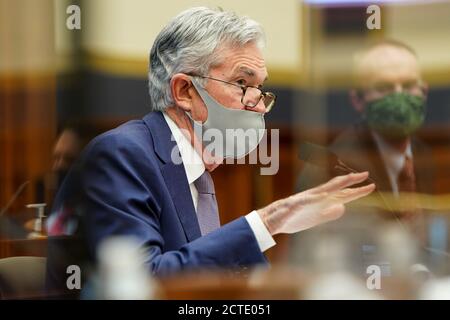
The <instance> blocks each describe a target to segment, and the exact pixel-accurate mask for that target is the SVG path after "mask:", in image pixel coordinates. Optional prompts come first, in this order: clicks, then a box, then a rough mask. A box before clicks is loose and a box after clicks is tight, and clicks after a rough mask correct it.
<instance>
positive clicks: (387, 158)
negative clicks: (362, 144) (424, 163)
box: [372, 131, 413, 186]
mask: <svg viewBox="0 0 450 320" xmlns="http://www.w3.org/2000/svg"><path fill="white" fill-rule="evenodd" d="M372 135H373V138H374V140H375V142H376V144H377V147H378V149H379V150H380V154H381V158H382V159H383V161H384V164H385V165H386V170H387V172H388V175H389V178H390V179H391V184H392V185H393V186H394V185H396V184H397V178H398V175H399V174H400V171H401V170H402V168H403V166H404V165H405V157H408V158H411V159H412V157H413V154H412V149H411V142H408V145H407V146H406V150H405V152H400V151H398V150H397V149H395V148H393V147H392V146H391V145H389V144H388V143H387V142H386V141H385V140H384V139H383V138H382V137H381V136H380V135H379V134H378V133H376V132H375V131H372Z"/></svg>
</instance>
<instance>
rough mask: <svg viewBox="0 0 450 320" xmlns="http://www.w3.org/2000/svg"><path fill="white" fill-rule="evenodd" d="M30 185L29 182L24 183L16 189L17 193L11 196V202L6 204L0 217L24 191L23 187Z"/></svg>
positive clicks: (0, 212)
mask: <svg viewBox="0 0 450 320" xmlns="http://www.w3.org/2000/svg"><path fill="white" fill-rule="evenodd" d="M29 183H30V181H29V180H28V181H25V182H24V183H22V184H21V185H20V186H19V188H17V191H16V192H15V193H14V194H13V196H12V198H11V200H9V202H8V203H7V204H6V206H5V207H4V208H3V209H2V211H0V217H1V216H2V215H3V214H4V213H5V212H6V211H7V210H8V209H9V208H10V207H11V206H12V204H13V203H14V201H16V199H17V197H18V196H19V195H20V194H21V193H22V191H23V190H24V189H25V187H26V186H27V185H28V184H29Z"/></svg>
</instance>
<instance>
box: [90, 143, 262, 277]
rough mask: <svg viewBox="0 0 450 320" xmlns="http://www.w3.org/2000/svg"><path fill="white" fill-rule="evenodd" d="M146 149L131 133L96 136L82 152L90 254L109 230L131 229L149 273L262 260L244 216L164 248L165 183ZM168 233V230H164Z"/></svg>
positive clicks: (119, 232)
mask: <svg viewBox="0 0 450 320" xmlns="http://www.w3.org/2000/svg"><path fill="white" fill-rule="evenodd" d="M146 153H147V150H145V149H144V148H142V145H140V144H139V143H136V142H134V141H133V139H131V137H124V136H123V135H120V136H119V135H113V134H111V135H109V136H104V137H103V138H100V139H97V140H94V142H93V143H92V144H91V145H90V146H89V147H88V149H87V151H86V153H85V156H84V157H83V159H84V161H83V170H82V173H81V174H82V179H81V180H82V190H83V201H82V206H83V210H82V211H83V212H84V215H83V216H84V218H83V221H84V228H85V232H86V240H87V243H88V249H89V252H90V255H91V257H94V259H95V255H96V249H97V247H98V244H99V243H100V242H101V241H102V240H103V239H105V238H106V237H108V236H112V235H129V236H133V237H135V238H136V239H137V241H138V242H139V244H140V245H141V246H142V247H143V248H145V250H146V252H147V263H148V265H149V268H150V269H151V271H152V273H154V274H158V275H164V274H168V273H171V272H175V271H179V270H181V269H187V268H192V267H200V266H201V267H239V266H244V265H251V264H257V263H264V262H266V260H265V257H264V255H263V254H262V253H261V251H260V249H259V246H258V243H257V240H256V238H255V236H254V234H253V231H252V230H251V228H250V226H249V225H248V223H247V221H246V219H245V218H244V217H242V218H239V219H237V220H234V221H232V222H231V223H228V224H226V225H224V226H222V227H221V228H219V229H218V230H216V231H214V232H212V233H210V234H208V235H207V236H204V237H201V238H198V239H196V240H194V241H192V242H190V243H186V244H185V245H183V246H182V247H180V248H179V249H178V250H176V251H166V252H163V248H164V237H163V232H162V230H161V225H160V215H161V214H164V212H163V210H164V208H162V203H161V201H160V199H161V197H162V196H163V192H164V186H161V177H160V176H158V174H159V168H158V166H157V165H156V164H155V163H154V161H150V160H151V159H150V158H149V156H148V154H146ZM165 236H167V235H165Z"/></svg>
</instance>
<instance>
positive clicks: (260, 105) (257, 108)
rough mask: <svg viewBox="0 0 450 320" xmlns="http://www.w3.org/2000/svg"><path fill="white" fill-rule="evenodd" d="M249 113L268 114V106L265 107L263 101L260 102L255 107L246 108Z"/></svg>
mask: <svg viewBox="0 0 450 320" xmlns="http://www.w3.org/2000/svg"><path fill="white" fill-rule="evenodd" d="M246 109H247V110H249V111H254V112H259V113H266V106H265V105H264V101H263V99H261V100H259V102H258V103H257V104H256V106H254V107H246Z"/></svg>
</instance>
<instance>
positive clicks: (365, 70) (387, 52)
mask: <svg viewBox="0 0 450 320" xmlns="http://www.w3.org/2000/svg"><path fill="white" fill-rule="evenodd" d="M357 74H358V75H359V77H364V78H365V80H368V81H374V80H377V79H378V80H379V79H384V80H386V81H388V80H389V79H392V80H396V79H402V78H411V79H412V78H420V68H419V64H418V61H417V59H416V57H415V56H414V55H413V54H412V53H411V52H409V51H407V50H406V49H402V48H395V47H388V46H386V47H380V48H374V49H372V50H370V51H368V52H366V53H365V54H364V56H363V57H361V59H360V60H359V62H358V64H357Z"/></svg>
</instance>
